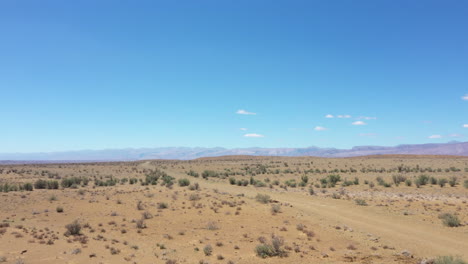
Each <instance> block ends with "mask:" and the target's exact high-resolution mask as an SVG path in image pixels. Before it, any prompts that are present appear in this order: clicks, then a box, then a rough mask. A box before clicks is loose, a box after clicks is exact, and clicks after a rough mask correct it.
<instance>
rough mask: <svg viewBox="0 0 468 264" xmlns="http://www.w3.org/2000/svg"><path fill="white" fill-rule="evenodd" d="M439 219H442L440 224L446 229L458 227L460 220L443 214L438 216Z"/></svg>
mask: <svg viewBox="0 0 468 264" xmlns="http://www.w3.org/2000/svg"><path fill="white" fill-rule="evenodd" d="M439 219H442V223H443V224H444V225H445V226H448V227H457V226H460V219H458V217H457V216H456V215H453V214H449V213H444V214H441V215H439Z"/></svg>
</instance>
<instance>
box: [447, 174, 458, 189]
mask: <svg viewBox="0 0 468 264" xmlns="http://www.w3.org/2000/svg"><path fill="white" fill-rule="evenodd" d="M457 182H458V177H457V176H452V177H450V180H449V181H448V183H449V185H450V187H455V185H457Z"/></svg>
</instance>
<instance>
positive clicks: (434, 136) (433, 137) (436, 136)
mask: <svg viewBox="0 0 468 264" xmlns="http://www.w3.org/2000/svg"><path fill="white" fill-rule="evenodd" d="M427 138H430V139H436V138H442V136H441V135H432V136H428V137H427Z"/></svg>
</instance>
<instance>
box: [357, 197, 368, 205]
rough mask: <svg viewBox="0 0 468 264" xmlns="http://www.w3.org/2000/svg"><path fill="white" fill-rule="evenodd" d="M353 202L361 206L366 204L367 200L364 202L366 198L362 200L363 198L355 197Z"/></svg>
mask: <svg viewBox="0 0 468 264" xmlns="http://www.w3.org/2000/svg"><path fill="white" fill-rule="evenodd" d="M354 202H355V203H356V204H357V205H361V206H366V205H367V202H366V200H364V199H356V200H354Z"/></svg>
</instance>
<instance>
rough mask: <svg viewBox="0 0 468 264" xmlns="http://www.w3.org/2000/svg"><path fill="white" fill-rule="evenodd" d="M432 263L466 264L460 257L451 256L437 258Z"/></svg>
mask: <svg viewBox="0 0 468 264" xmlns="http://www.w3.org/2000/svg"><path fill="white" fill-rule="evenodd" d="M433 263H434V264H468V263H467V262H466V261H464V260H463V259H461V258H460V257H453V256H440V257H437V258H436V259H435V260H434V262H433Z"/></svg>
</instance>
